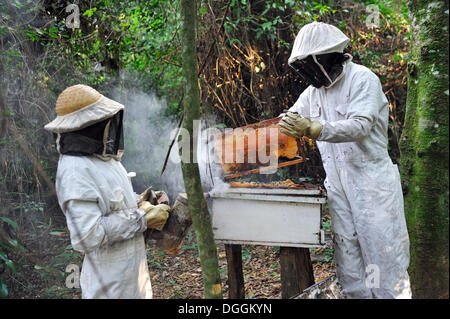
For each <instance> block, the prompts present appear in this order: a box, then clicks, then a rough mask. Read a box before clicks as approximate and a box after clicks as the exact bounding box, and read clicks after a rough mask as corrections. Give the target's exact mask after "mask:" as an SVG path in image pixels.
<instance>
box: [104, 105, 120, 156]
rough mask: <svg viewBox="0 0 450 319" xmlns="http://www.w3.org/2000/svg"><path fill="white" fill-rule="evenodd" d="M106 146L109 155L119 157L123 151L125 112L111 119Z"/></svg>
mask: <svg viewBox="0 0 450 319" xmlns="http://www.w3.org/2000/svg"><path fill="white" fill-rule="evenodd" d="M105 145H106V152H105V153H106V154H108V155H117V154H118V153H119V150H123V111H120V112H119V113H117V114H116V115H115V116H114V117H112V118H111V120H110V123H109V129H108V135H107V137H106V141H105Z"/></svg>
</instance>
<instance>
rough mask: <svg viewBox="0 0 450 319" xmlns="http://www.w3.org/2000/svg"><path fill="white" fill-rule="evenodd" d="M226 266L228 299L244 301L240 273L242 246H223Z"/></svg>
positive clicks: (241, 274)
mask: <svg viewBox="0 0 450 319" xmlns="http://www.w3.org/2000/svg"><path fill="white" fill-rule="evenodd" d="M225 253H226V255H227V265H228V267H227V268H228V296H229V298H230V299H244V298H245V288H244V274H243V272H242V246H241V245H229V244H225Z"/></svg>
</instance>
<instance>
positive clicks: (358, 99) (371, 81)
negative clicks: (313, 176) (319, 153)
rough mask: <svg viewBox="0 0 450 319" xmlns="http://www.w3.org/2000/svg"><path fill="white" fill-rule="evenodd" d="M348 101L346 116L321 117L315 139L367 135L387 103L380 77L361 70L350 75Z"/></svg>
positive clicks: (335, 140)
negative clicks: (319, 132)
mask: <svg viewBox="0 0 450 319" xmlns="http://www.w3.org/2000/svg"><path fill="white" fill-rule="evenodd" d="M353 81H354V83H355V85H354V87H353V89H352V92H351V96H350V100H349V103H348V104H346V105H345V107H346V110H341V112H342V111H344V113H345V119H344V120H339V121H321V124H322V132H321V134H320V135H319V137H318V139H317V140H318V141H325V142H332V143H342V142H354V141H357V140H359V139H362V138H364V137H366V136H367V135H368V134H369V133H370V131H371V130H372V128H373V127H374V125H375V124H376V122H377V120H378V117H379V114H380V111H381V110H382V108H383V107H387V99H386V96H385V95H384V93H383V90H382V87H381V83H380V80H379V79H378V77H377V76H376V75H375V74H373V73H370V72H360V73H359V74H358V73H357V74H356V75H355V78H354V79H353Z"/></svg>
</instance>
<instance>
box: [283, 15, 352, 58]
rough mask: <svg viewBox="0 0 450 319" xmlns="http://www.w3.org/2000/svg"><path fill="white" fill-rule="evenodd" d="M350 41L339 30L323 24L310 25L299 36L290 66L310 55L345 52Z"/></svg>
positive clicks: (304, 27)
mask: <svg viewBox="0 0 450 319" xmlns="http://www.w3.org/2000/svg"><path fill="white" fill-rule="evenodd" d="M349 42H350V39H349V38H348V37H347V36H346V35H345V34H344V33H343V32H342V31H341V30H339V29H338V28H336V27H335V26H332V25H331V24H326V23H323V22H312V23H309V24H307V25H305V26H303V28H301V29H300V31H299V32H298V34H297V37H296V38H295V42H294V46H293V47H292V52H291V56H290V57H289V60H288V63H289V65H290V64H291V63H293V62H294V61H296V60H301V59H304V58H306V57H307V56H308V55H319V54H326V53H332V52H341V53H342V52H344V49H345V48H346V47H347V45H348V43H349Z"/></svg>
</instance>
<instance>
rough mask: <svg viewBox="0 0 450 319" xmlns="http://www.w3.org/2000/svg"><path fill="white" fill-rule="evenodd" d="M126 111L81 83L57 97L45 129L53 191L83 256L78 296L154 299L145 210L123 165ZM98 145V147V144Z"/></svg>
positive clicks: (73, 245)
mask: <svg viewBox="0 0 450 319" xmlns="http://www.w3.org/2000/svg"><path fill="white" fill-rule="evenodd" d="M123 109H124V106H123V105H122V104H120V103H118V102H116V101H114V100H111V99H108V98H107V97H105V96H103V95H101V94H100V93H99V92H97V91H96V90H95V89H93V88H91V87H88V86H86V85H82V84H78V85H74V86H71V87H69V88H67V89H65V90H64V91H63V92H62V93H61V94H60V96H59V97H58V100H57V101H56V109H55V110H56V114H57V117H56V118H55V119H54V120H53V121H52V122H50V123H48V124H47V125H46V126H45V129H46V130H48V131H50V132H52V133H54V134H55V135H56V147H57V150H58V152H59V153H60V154H61V155H60V158H59V162H58V170H57V173H56V192H57V196H58V202H59V205H60V207H61V210H62V211H63V213H64V215H65V216H66V220H67V226H68V228H69V231H70V239H71V242H72V247H73V249H75V250H77V251H79V252H82V253H84V254H85V256H84V261H83V266H82V270H81V276H80V285H81V291H82V297H83V298H89V299H91V298H108V299H109V298H114V299H115V298H128V299H135V298H152V287H151V283H150V275H149V272H148V266H147V258H146V250H145V244H144V236H143V232H144V231H145V230H146V229H147V225H146V220H145V217H144V215H145V212H144V211H143V210H142V209H139V208H138V204H137V202H138V196H137V195H136V194H135V193H134V191H133V187H132V185H131V180H130V178H129V177H128V175H127V172H126V171H125V169H124V167H123V166H122V164H121V163H120V157H121V154H122V152H123V150H122V149H120V147H121V145H120V144H121V143H119V141H121V140H122V138H123V136H121V133H120V132H121V127H122V126H121V115H122V114H121V113H120V112H122V110H123ZM105 121H107V122H105ZM102 123H106V124H105V125H104V126H102V125H103V124H102ZM99 128H101V129H99ZM82 130H84V131H82ZM86 130H90V131H89V132H88V131H86ZM94 132H95V133H94ZM82 134H84V135H82ZM96 134H97V135H99V136H100V138H99V136H93V135H96ZM97 139H98V141H100V140H102V141H103V142H99V145H97V144H96V143H97ZM102 144H103V145H102ZM100 145H101V147H100ZM111 145H112V146H111ZM92 146H94V148H92ZM81 152H87V153H86V154H84V153H81ZM75 155H76V156H75ZM81 155H82V156H81Z"/></svg>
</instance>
